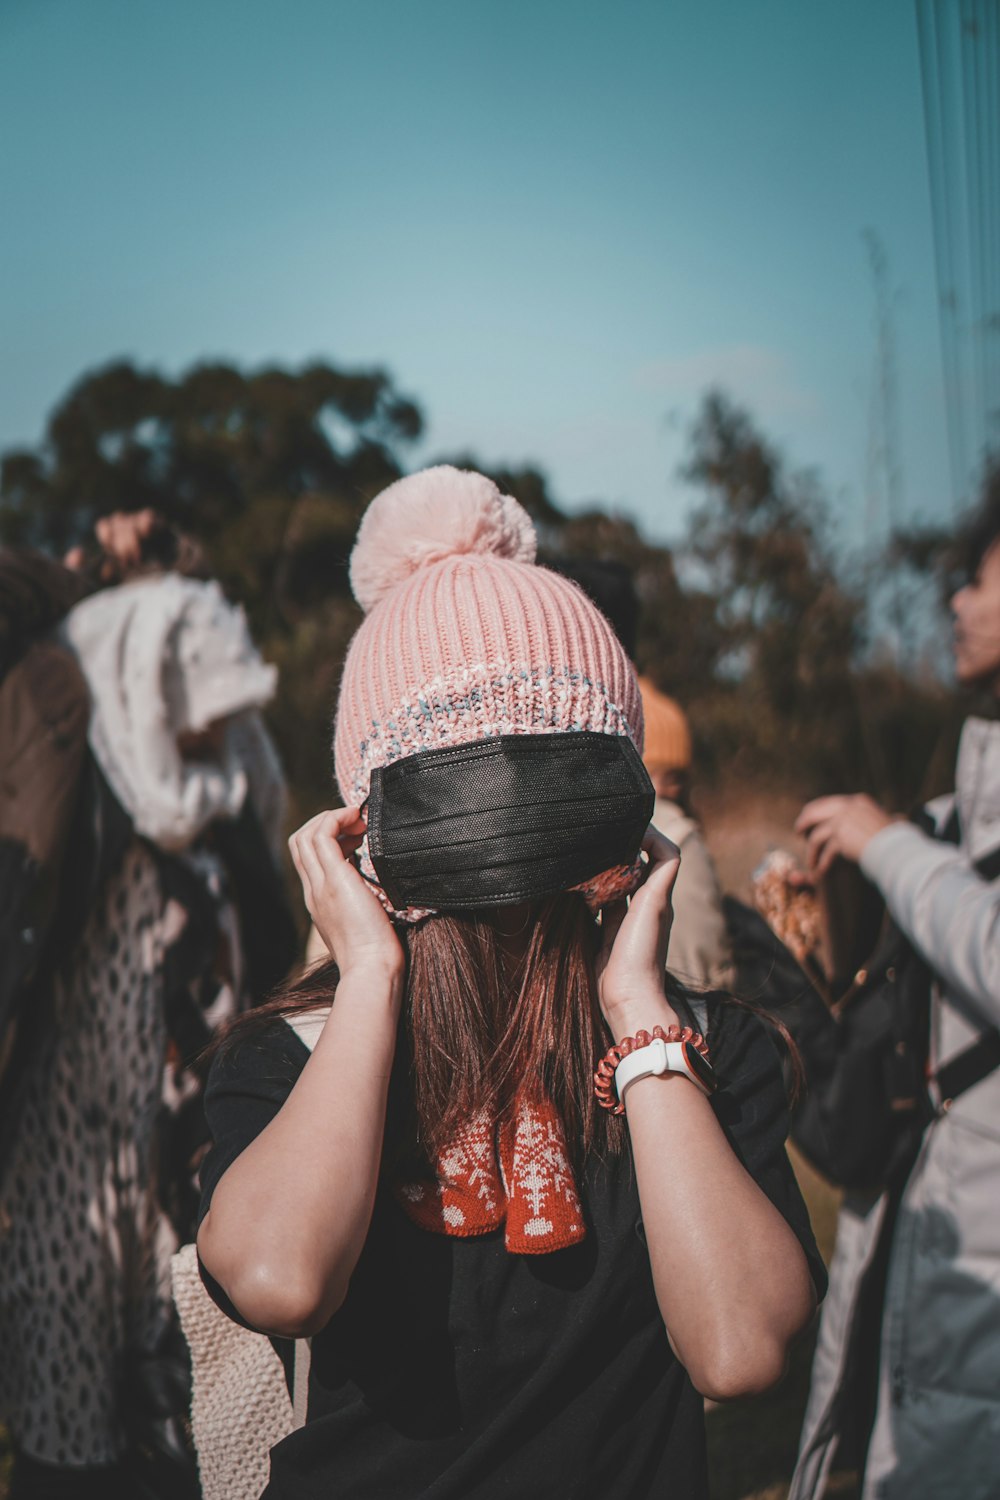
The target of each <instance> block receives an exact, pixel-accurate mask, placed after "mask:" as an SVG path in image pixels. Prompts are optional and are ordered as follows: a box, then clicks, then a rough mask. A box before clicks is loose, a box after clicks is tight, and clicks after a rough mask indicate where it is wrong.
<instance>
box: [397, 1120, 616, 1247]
mask: <svg viewBox="0 0 1000 1500" xmlns="http://www.w3.org/2000/svg"><path fill="white" fill-rule="evenodd" d="M436 1165H437V1176H436V1180H435V1181H428V1182H412V1183H404V1184H402V1185H401V1186H400V1187H399V1188H398V1189H397V1198H398V1200H399V1202H400V1203H401V1204H402V1206H403V1208H404V1209H405V1210H406V1212H407V1213H408V1214H409V1216H410V1218H411V1219H412V1220H413V1221H414V1223H416V1224H419V1225H420V1227H421V1229H428V1230H431V1231H432V1232H434V1233H436V1234H452V1235H457V1236H459V1237H460V1238H464V1237H467V1236H471V1235H480V1234H489V1233H490V1231H491V1230H494V1229H499V1228H500V1227H501V1225H503V1226H504V1238H505V1242H506V1245H507V1249H508V1250H509V1251H510V1252H511V1253H512V1254H514V1255H544V1254H547V1253H548V1252H549V1251H550V1250H564V1249H566V1248H567V1246H569V1245H575V1244H578V1243H579V1241H580V1240H582V1239H583V1238H584V1236H585V1235H586V1232H587V1231H586V1228H585V1226H584V1222H583V1210H582V1208H581V1206H580V1197H579V1194H578V1192H577V1188H576V1181H575V1179H574V1176H573V1169H572V1166H571V1165H570V1160H569V1151H568V1149H567V1146H566V1134H565V1131H564V1129H563V1124H562V1121H561V1120H560V1118H559V1116H558V1114H557V1113H556V1111H555V1109H554V1108H553V1106H552V1104H551V1103H549V1101H548V1100H544V1099H543V1100H529V1099H527V1098H522V1099H521V1101H520V1103H519V1104H518V1107H517V1111H516V1113H515V1115H514V1118H513V1119H508V1120H504V1121H502V1122H501V1124H500V1125H499V1126H497V1127H496V1128H494V1126H493V1125H492V1124H491V1122H490V1121H489V1120H488V1119H487V1117H486V1116H485V1114H480V1115H477V1116H476V1117H475V1118H474V1119H473V1120H471V1121H470V1122H469V1124H468V1126H467V1127H466V1128H465V1129H464V1130H463V1131H462V1132H460V1134H459V1135H458V1136H456V1138H455V1139H454V1140H453V1141H452V1142H450V1143H449V1145H448V1146H446V1147H445V1148H444V1150H442V1152H441V1154H440V1156H439V1158H438V1161H437V1164H436Z"/></svg>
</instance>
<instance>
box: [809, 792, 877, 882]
mask: <svg viewBox="0 0 1000 1500" xmlns="http://www.w3.org/2000/svg"><path fill="white" fill-rule="evenodd" d="M894 821H895V820H894V819H893V818H892V817H891V816H890V815H889V813H887V812H886V810H885V808H883V807H879V805H878V803H877V802H873V801H872V799H871V797H864V796H853V797H817V798H816V799H815V801H813V802H807V803H806V805H805V807H804V808H803V809H802V811H801V812H800V813H799V816H798V818H797V820H796V823H795V831H796V833H801V834H804V835H805V836H806V840H807V843H808V848H809V869H810V871H811V873H812V874H813V876H814V877H821V876H823V875H825V874H826V872H827V871H828V870H829V868H830V866H831V865H832V864H833V862H834V860H835V859H837V857H838V856H839V857H840V858H841V859H849V860H851V862H852V863H853V864H857V863H858V861H859V860H860V859H861V856H862V854H863V853H864V852H865V849H866V848H867V847H868V841H869V840H870V839H872V838H874V837H875V835H876V833H879V832H881V830H882V829H883V828H887V827H888V825H889V824H890V823H892V822H894Z"/></svg>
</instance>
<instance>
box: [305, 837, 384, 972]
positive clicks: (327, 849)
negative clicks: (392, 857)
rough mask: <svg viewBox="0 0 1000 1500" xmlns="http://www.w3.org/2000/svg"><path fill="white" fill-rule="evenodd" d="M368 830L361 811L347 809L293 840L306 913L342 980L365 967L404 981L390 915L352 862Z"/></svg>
mask: <svg viewBox="0 0 1000 1500" xmlns="http://www.w3.org/2000/svg"><path fill="white" fill-rule="evenodd" d="M365 830H366V821H365V817H364V815H363V813H362V812H361V810H360V808H357V807H345V808H342V809H340V810H339V811H337V812H323V813H318V814H317V815H316V817H315V818H310V820H309V822H308V823H304V824H303V825H302V827H301V828H300V829H298V830H297V832H295V833H293V834H292V836H291V838H290V839H289V840H288V847H289V849H290V850H291V854H292V859H293V861H294V863H295V868H296V870H297V871H298V874H299V879H300V880H301V881H302V894H303V896H304V897H305V903H306V908H307V910H308V912H309V915H310V916H311V917H312V919H313V923H314V924H315V927H316V930H317V932H318V933H319V935H320V937H321V938H322V939H323V941H324V943H325V944H326V946H327V948H328V949H329V951H330V953H331V954H332V955H333V957H334V958H335V959H336V961H337V966H338V968H339V969H340V974H341V978H343V977H344V975H345V974H347V973H348V972H350V971H351V970H360V969H365V968H367V969H372V970H375V969H377V970H378V971H379V972H382V973H389V974H391V975H393V976H398V975H401V974H402V972H403V969H404V967H405V956H404V953H403V948H402V945H401V943H400V941H399V939H398V937H397V936H396V934H395V932H394V930H393V926H392V923H391V922H390V921H389V918H388V915H387V914H386V912H385V911H384V910H383V908H382V905H381V903H380V901H379V900H378V897H377V896H375V895H374V894H373V892H372V891H370V890H369V888H368V886H367V884H366V883H365V880H364V878H363V877H362V876H361V875H360V874H359V873H358V871H357V870H356V869H355V867H354V865H353V864H352V863H351V855H352V854H354V852H355V851H356V850H357V849H358V848H359V847H360V845H361V843H362V841H363V840H364V837H365Z"/></svg>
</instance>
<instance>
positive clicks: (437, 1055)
mask: <svg viewBox="0 0 1000 1500" xmlns="http://www.w3.org/2000/svg"><path fill="white" fill-rule="evenodd" d="M529 920H531V922H532V930H531V937H530V941H529V943H528V945H527V948H526V951H525V954H524V957H523V959H521V960H520V961H514V960H512V959H511V958H510V957H509V955H508V954H507V952H506V951H505V949H504V947H503V944H502V942H501V940H500V937H499V936H498V933H497V931H496V928H495V927H494V926H493V924H492V923H491V922H490V920H489V919H488V918H487V917H485V916H483V915H481V914H479V913H474V912H464V913H460V914H459V913H454V914H452V913H449V914H441V915H440V916H436V917H431V918H428V919H427V920H426V921H424V922H421V923H419V924H418V925H417V926H409V925H406V924H401V925H400V927H399V929H398V931H399V937H400V940H401V941H402V943H403V946H404V948H405V950H406V956H407V974H406V992H405V999H404V1005H403V1016H402V1022H401V1035H400V1043H401V1046H400V1050H399V1054H398V1056H397V1066H398V1064H399V1062H400V1058H402V1060H403V1062H404V1064H405V1071H407V1072H408V1074H409V1078H408V1080H407V1093H408V1094H409V1096H410V1099H411V1101H412V1105H413V1109H412V1111H407V1112H406V1113H407V1114H408V1115H409V1118H410V1120H411V1121H412V1122H413V1128H415V1131H416V1135H417V1138H418V1141H419V1144H420V1147H421V1148H422V1150H423V1151H424V1152H426V1153H427V1155H428V1156H429V1157H432V1158H433V1156H434V1155H435V1154H436V1153H437V1151H438V1150H439V1149H440V1148H441V1147H442V1146H443V1145H444V1144H445V1143H446V1142H447V1141H448V1140H449V1139H451V1138H452V1137H453V1136H454V1133H455V1131H456V1129H458V1128H459V1127H460V1126H461V1125H462V1124H463V1123H464V1122H466V1121H468V1119H469V1118H470V1117H471V1116H472V1115H474V1114H476V1113H478V1112H479V1111H481V1110H482V1111H485V1112H486V1113H487V1115H488V1116H489V1117H490V1118H491V1119H495V1120H500V1119H502V1118H504V1117H505V1116H507V1115H509V1113H510V1112H511V1111H512V1110H513V1108H514V1105H515V1101H516V1099H517V1098H518V1097H519V1096H520V1095H522V1094H528V1095H538V1094H542V1095H544V1096H545V1097H546V1098H548V1099H549V1100H551V1102H552V1104H553V1105H554V1106H555V1108H556V1110H557V1111H558V1113H559V1115H560V1117H561V1118H562V1121H563V1123H564V1125H565V1127H566V1136H567V1141H568V1143H569V1145H570V1149H571V1151H573V1154H574V1155H576V1156H578V1157H580V1158H582V1157H584V1156H586V1154H587V1153H588V1152H589V1151H590V1150H591V1149H592V1148H594V1147H595V1146H596V1147H597V1148H598V1149H606V1150H610V1151H612V1152H613V1151H617V1150H620V1149H621V1146H622V1145H623V1143H624V1139H625V1137H624V1130H623V1128H622V1123H621V1120H620V1119H618V1118H615V1117H613V1116H610V1115H608V1114H607V1113H606V1111H604V1110H602V1109H601V1108H600V1107H599V1106H598V1104H597V1101H596V1099H595V1097H594V1082H593V1079H594V1068H595V1066H596V1063H597V1061H598V1059H599V1058H600V1056H601V1055H602V1053H604V1052H605V1051H606V1049H607V1048H608V1047H609V1046H610V1044H611V1037H610V1034H609V1032H608V1029H607V1026H606V1024H605V1022H604V1018H603V1016H602V1015H601V1011H600V1006H599V1004H598V1000H597V985H596V980H595V971H594V959H595V956H596V952H597V945H598V941H599V937H600V929H599V928H598V926H597V924H596V922H595V920H594V918H593V916H592V915H591V914H590V912H589V911H588V909H587V906H586V904H585V902H584V900H583V897H582V896H579V895H575V894H573V893H562V894H559V895H556V896H550V897H549V898H548V899H547V900H545V901H543V902H541V903H539V905H538V906H537V907H536V908H535V909H534V910H533V912H532V914H531V918H530V919H529ZM338 979H339V975H338V972H337V967H336V964H334V963H332V962H327V963H322V964H319V965H316V966H314V967H313V968H311V969H309V970H307V971H306V973H304V974H302V975H301V976H299V977H298V978H295V979H293V980H291V981H289V982H288V983H287V984H285V985H284V986H282V988H281V989H279V990H278V991H277V992H276V993H275V995H274V996H273V997H272V998H271V999H270V1000H268V1001H266V1002H265V1004H263V1005H260V1006H258V1007H257V1008H256V1009H255V1010H253V1011H250V1012H249V1013H248V1014H247V1015H245V1016H242V1017H240V1018H239V1019H238V1020H237V1021H235V1022H234V1023H233V1024H232V1025H231V1026H230V1027H229V1028H228V1029H227V1030H226V1032H225V1033H224V1034H223V1035H222V1036H221V1037H220V1039H219V1041H218V1042H217V1043H216V1044H215V1047H214V1048H213V1051H214V1050H216V1049H217V1048H219V1047H222V1048H226V1047H228V1046H229V1045H230V1044H231V1043H232V1042H235V1041H237V1040H238V1039H241V1038H248V1037H251V1036H254V1035H259V1033H260V1032H261V1031H262V1030H263V1029H264V1027H265V1026H267V1025H268V1024H270V1022H271V1021H272V1020H273V1019H274V1017H275V1016H293V1015H296V1014H299V1013H301V1012H303V1011H308V1010H314V1009H317V1008H318V1007H319V1006H322V1005H329V1004H330V1002H331V1001H332V1000H333V998H334V994H335V992H336V987H337V983H338Z"/></svg>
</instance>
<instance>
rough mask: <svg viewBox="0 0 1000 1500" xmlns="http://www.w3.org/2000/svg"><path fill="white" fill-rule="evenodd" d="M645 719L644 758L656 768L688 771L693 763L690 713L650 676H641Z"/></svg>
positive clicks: (646, 764) (652, 769) (649, 768)
mask: <svg viewBox="0 0 1000 1500" xmlns="http://www.w3.org/2000/svg"><path fill="white" fill-rule="evenodd" d="M639 689H640V691H641V693H642V713H643V719H644V721H645V748H644V750H643V755H642V758H643V762H644V763H645V766H646V770H647V771H649V773H650V775H652V774H653V773H654V772H655V771H687V770H690V767H691V728H690V725H689V724H688V721H687V715H686V714H685V712H684V710H683V709H682V708H681V706H680V704H679V703H676V702H675V701H674V699H673V698H668V697H667V695H666V693H661V692H660V690H659V688H658V687H657V686H656V684H655V683H653V682H651V681H650V680H649V678H648V677H640V678H639Z"/></svg>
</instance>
